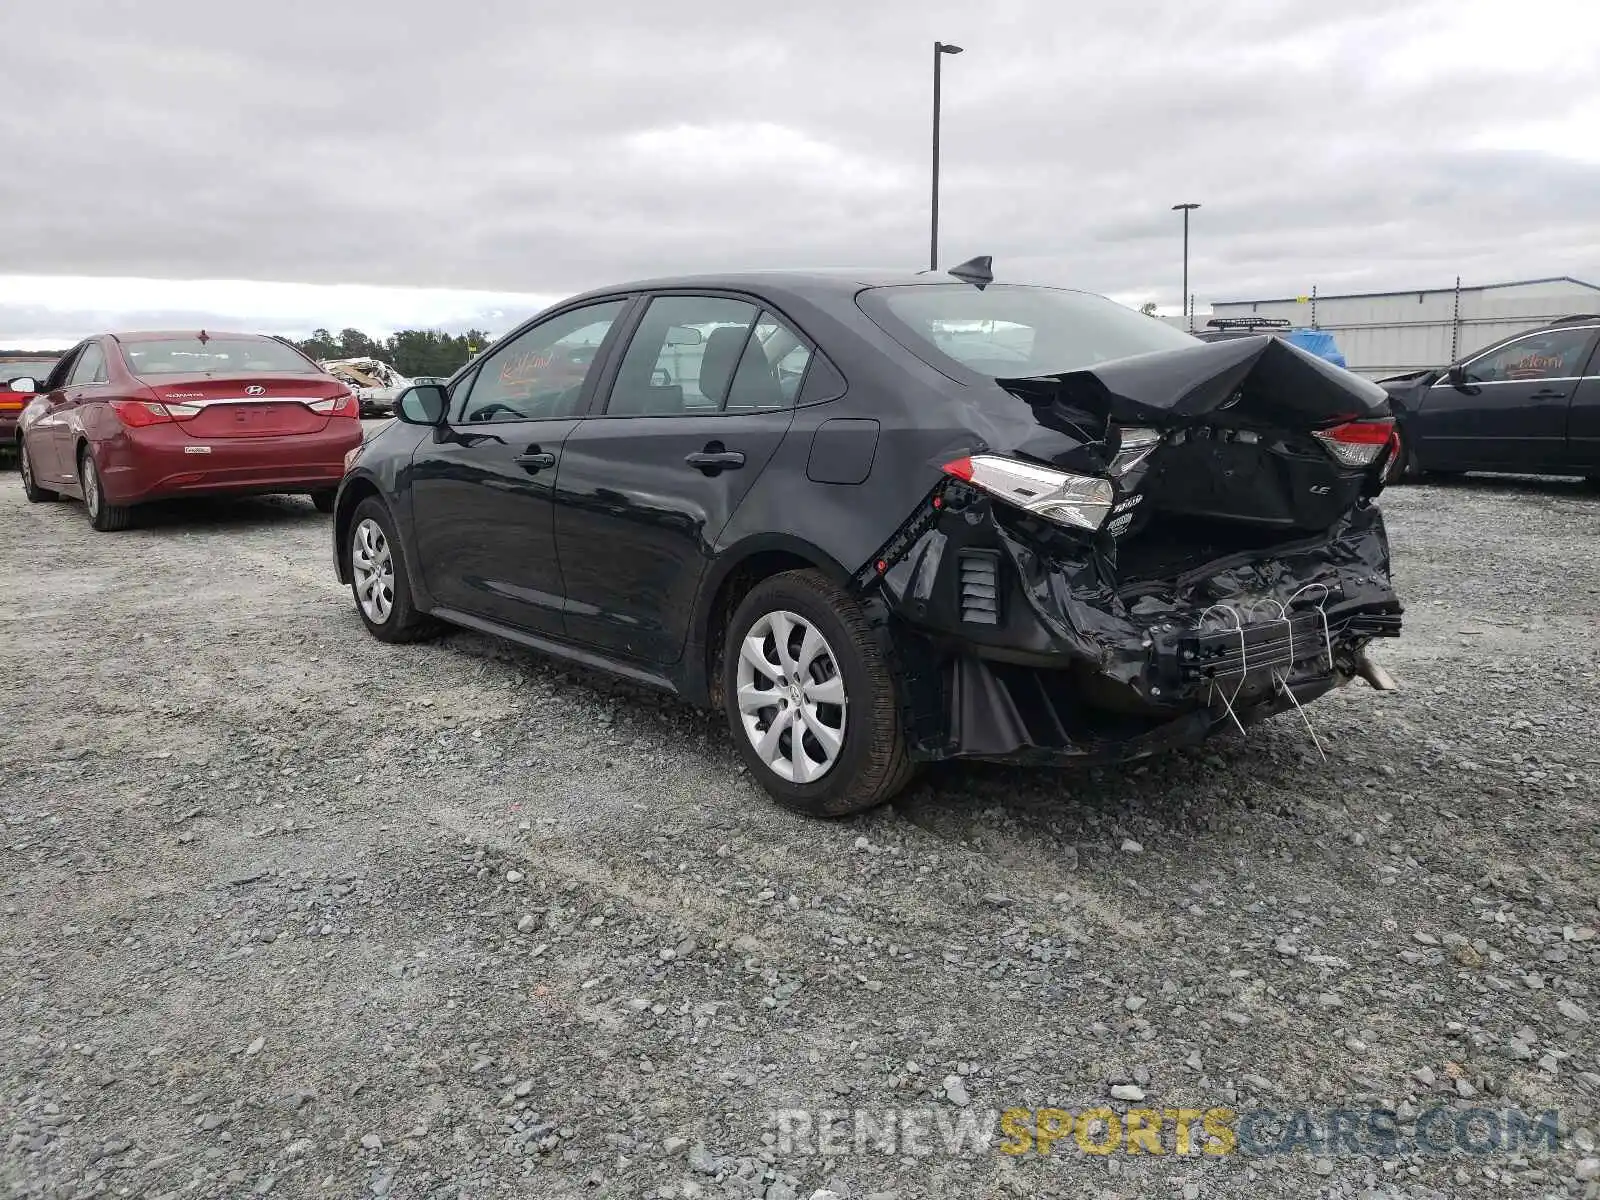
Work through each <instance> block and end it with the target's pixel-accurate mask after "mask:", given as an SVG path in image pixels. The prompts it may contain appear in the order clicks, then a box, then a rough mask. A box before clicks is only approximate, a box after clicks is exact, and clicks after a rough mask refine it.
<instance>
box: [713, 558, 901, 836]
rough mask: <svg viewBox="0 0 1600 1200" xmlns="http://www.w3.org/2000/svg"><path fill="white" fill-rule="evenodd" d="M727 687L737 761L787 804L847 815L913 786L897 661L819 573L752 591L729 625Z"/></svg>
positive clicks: (776, 579)
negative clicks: (891, 661)
mask: <svg viewBox="0 0 1600 1200" xmlns="http://www.w3.org/2000/svg"><path fill="white" fill-rule="evenodd" d="M722 689H723V696H724V700H723V705H724V710H725V713H726V716H727V718H728V725H729V727H730V728H731V730H732V732H733V739H734V744H735V745H736V746H737V747H738V750H739V754H740V757H742V758H743V759H744V761H745V764H746V765H747V766H748V767H749V769H750V771H751V773H752V774H754V776H755V777H756V779H757V780H758V781H759V782H760V783H761V785H762V786H763V787H764V788H765V789H766V790H767V792H768V793H769V794H770V795H771V796H772V797H773V799H775V800H777V802H778V803H779V804H781V805H783V806H784V807H785V808H789V809H793V810H794V811H796V812H801V813H805V814H806V815H808V816H814V817H841V816H847V815H849V814H851V813H857V812H862V811H864V810H866V809H869V808H872V807H874V806H875V805H878V804H881V803H883V802H884V801H886V800H889V799H890V798H892V797H893V796H894V794H895V793H896V792H898V791H899V790H900V789H901V788H903V787H904V786H905V785H906V783H907V782H908V781H909V780H910V779H911V776H912V766H911V763H910V761H909V760H908V758H907V756H906V747H905V738H904V735H903V733H902V731H901V728H900V714H899V709H898V705H897V704H896V700H895V692H894V681H893V678H892V676H891V674H890V671H889V665H888V663H887V662H885V661H884V656H883V652H882V650H881V649H880V647H879V645H878V643H877V641H876V640H875V639H874V637H873V635H872V631H871V629H870V628H869V627H868V625H867V619H866V616H865V614H864V613H863V612H862V611H861V607H860V605H858V604H857V603H856V602H855V600H853V599H852V598H851V597H850V596H849V595H847V594H846V593H845V592H844V591H842V590H841V589H840V588H838V587H836V586H835V585H834V584H833V583H832V582H830V581H829V580H828V579H827V578H826V577H825V576H823V575H821V574H820V573H818V572H816V571H789V572H786V573H784V574H782V575H775V576H773V577H772V578H771V579H767V580H764V581H762V582H761V583H759V584H757V585H756V586H755V587H754V588H753V589H751V591H750V594H749V595H748V596H746V597H745V598H744V600H743V602H742V603H740V605H739V607H738V609H737V610H736V611H735V612H734V614H733V619H732V620H731V621H730V622H729V623H728V636H727V641H726V643H725V645H724V648H723V661H722Z"/></svg>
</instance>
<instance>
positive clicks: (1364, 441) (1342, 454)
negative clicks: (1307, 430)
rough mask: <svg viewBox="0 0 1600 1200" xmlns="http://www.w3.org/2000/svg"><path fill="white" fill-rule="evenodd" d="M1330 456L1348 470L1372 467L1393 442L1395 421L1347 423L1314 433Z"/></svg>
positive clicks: (1387, 418) (1383, 419)
mask: <svg viewBox="0 0 1600 1200" xmlns="http://www.w3.org/2000/svg"><path fill="white" fill-rule="evenodd" d="M1313 432H1314V433H1315V435H1316V438H1317V440H1318V441H1320V442H1321V443H1322V444H1323V445H1324V446H1326V447H1327V448H1328V453H1330V454H1332V455H1333V456H1334V458H1336V459H1338V460H1339V462H1340V463H1341V464H1343V465H1344V466H1347V467H1368V466H1371V465H1372V464H1373V463H1374V462H1375V461H1377V458H1378V456H1379V455H1380V454H1382V453H1383V450H1384V447H1385V446H1387V445H1388V444H1389V443H1390V441H1391V440H1393V438H1394V420H1393V418H1391V417H1384V418H1382V419H1381V420H1377V421H1346V422H1345V423H1344V424H1343V425H1335V426H1334V427H1333V428H1332V429H1318V430H1314V431H1313Z"/></svg>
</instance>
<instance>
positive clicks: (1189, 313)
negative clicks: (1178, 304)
mask: <svg viewBox="0 0 1600 1200" xmlns="http://www.w3.org/2000/svg"><path fill="white" fill-rule="evenodd" d="M1199 207H1200V206H1199V205H1198V204H1174V205H1173V206H1172V211H1173V212H1177V211H1178V210H1180V209H1182V210H1183V311H1184V315H1185V316H1186V317H1187V318H1188V320H1189V332H1190V333H1193V332H1194V306H1193V305H1191V304H1190V303H1189V210H1190V209H1191V208H1199Z"/></svg>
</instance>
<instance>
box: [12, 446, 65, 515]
mask: <svg viewBox="0 0 1600 1200" xmlns="http://www.w3.org/2000/svg"><path fill="white" fill-rule="evenodd" d="M17 472H18V474H20V475H21V476H22V494H23V495H24V496H26V497H27V498H28V500H29V501H30V502H31V503H33V504H42V503H44V502H45V501H46V500H59V499H61V497H60V495H59V494H57V493H56V492H52V491H51V490H50V489H49V488H42V487H40V486H39V484H38V481H37V480H35V479H34V477H33V464H32V463H31V462H30V461H29V460H28V447H27V444H26V443H25V442H24V441H23V440H22V439H21V438H18V439H17Z"/></svg>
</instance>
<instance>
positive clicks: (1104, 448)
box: [856, 336, 1403, 762]
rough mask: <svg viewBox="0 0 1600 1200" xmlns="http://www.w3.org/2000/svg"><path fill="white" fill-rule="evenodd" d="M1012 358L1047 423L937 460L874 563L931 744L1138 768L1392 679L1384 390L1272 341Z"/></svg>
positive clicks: (994, 401) (1034, 418) (933, 755)
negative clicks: (1378, 646)
mask: <svg viewBox="0 0 1600 1200" xmlns="http://www.w3.org/2000/svg"><path fill="white" fill-rule="evenodd" d="M990 377H991V382H988V383H987V384H986V385H984V386H986V387H987V388H988V389H990V390H989V392H988V393H986V399H985V401H984V402H985V403H987V404H989V405H991V406H1006V407H1007V408H1008V409H1009V410H1010V411H1012V412H1015V413H1019V414H1021V415H1022V416H1023V417H1024V418H1026V419H1024V420H1020V421H1017V420H1013V421H1009V422H1001V423H990V422H987V421H983V422H975V423H974V424H975V426H977V427H978V428H981V430H982V432H981V433H978V432H974V434H973V436H972V437H971V438H970V439H969V440H968V444H965V445H952V446H951V447H950V448H949V452H948V454H942V455H941V456H940V461H938V462H937V463H933V464H930V465H934V466H937V467H938V469H939V482H938V483H937V484H936V485H935V486H934V487H933V488H932V489H931V491H930V492H929V493H928V494H927V496H926V497H925V498H924V500H923V502H922V503H921V504H920V505H919V506H918V508H917V510H916V511H915V512H914V513H912V514H911V515H910V516H909V517H908V519H907V520H906V521H905V522H904V523H903V524H902V525H901V526H900V528H899V529H898V530H897V531H896V533H895V534H894V536H893V537H892V538H891V539H890V540H889V541H888V543H887V544H885V545H884V546H883V547H882V548H881V549H880V551H879V552H878V554H877V555H876V556H875V557H874V558H873V560H872V561H871V562H869V563H868V564H867V565H866V566H865V567H864V568H863V569H862V570H861V572H860V573H859V575H858V578H857V581H856V582H857V585H858V587H859V588H860V589H861V591H862V594H863V595H864V596H865V597H869V598H871V600H872V601H873V603H874V604H876V605H877V606H879V607H880V610H881V612H882V613H883V614H884V625H885V626H886V628H887V631H888V634H889V640H890V642H891V644H892V646H893V649H894V656H895V660H896V665H897V671H898V673H899V676H900V679H899V683H900V693H901V697H902V705H903V722H904V727H905V729H906V733H907V739H908V746H909V749H910V752H911V753H912V755H913V756H914V757H916V758H918V759H921V760H936V759H942V758H950V757H958V756H959V757H971V758H982V759H989V760H997V761H1011V762H1027V761H1052V760H1061V759H1080V760H1091V761H1116V760H1121V759H1127V758H1136V757H1141V756H1143V755H1146V754H1149V753H1153V752H1155V751H1158V750H1162V749H1167V748H1171V747H1174V746H1178V745H1182V744H1189V743H1194V742H1197V741H1200V740H1203V739H1204V738H1206V737H1207V736H1209V735H1210V734H1212V733H1214V732H1216V731H1218V730H1221V729H1224V728H1235V729H1237V730H1240V731H1243V730H1244V729H1245V728H1247V727H1248V726H1249V725H1250V724H1251V723H1253V722H1256V721H1259V720H1261V719H1263V718H1265V717H1268V716H1271V715H1274V714H1276V713H1282V712H1285V711H1287V710H1290V709H1298V710H1301V716H1302V717H1304V716H1305V714H1304V711H1303V709H1304V706H1305V705H1306V704H1308V703H1310V702H1311V701H1312V700H1315V699H1316V698H1317V697H1318V696H1320V695H1322V694H1324V693H1325V692H1327V691H1328V690H1329V689H1331V688H1333V687H1336V686H1339V685H1341V684H1344V683H1348V682H1349V681H1350V680H1352V679H1354V678H1364V679H1366V680H1367V681H1368V682H1369V683H1371V684H1372V685H1373V686H1374V687H1380V688H1388V687H1392V686H1393V685H1392V682H1391V681H1390V680H1389V679H1388V677H1387V676H1386V675H1385V674H1384V673H1383V672H1382V670H1381V668H1379V667H1377V666H1376V664H1374V663H1372V662H1371V660H1370V659H1369V658H1368V657H1367V649H1368V646H1369V645H1370V643H1371V642H1372V641H1373V639H1375V638H1382V637H1394V636H1396V635H1398V633H1399V631H1400V625H1401V615H1402V611H1403V610H1402V606H1401V604H1400V601H1399V599H1398V598H1397V596H1396V595H1395V592H1394V589H1393V586H1392V583H1391V580H1390V560H1389V545H1388V540H1387V536H1386V533H1385V529H1384V523H1383V517H1382V513H1381V511H1380V509H1379V507H1378V506H1377V504H1376V503H1375V499H1376V497H1377V495H1378V493H1379V492H1380V491H1381V490H1382V487H1383V475H1384V468H1385V466H1386V464H1387V461H1388V458H1389V456H1390V455H1391V454H1392V453H1393V452H1394V449H1395V441H1394V436H1393V434H1394V429H1393V421H1392V418H1391V415H1390V412H1389V409H1388V405H1387V401H1386V397H1385V394H1384V392H1383V391H1382V389H1381V388H1379V387H1377V386H1376V385H1374V384H1371V383H1368V382H1367V381H1365V380H1363V379H1360V378H1359V377H1357V376H1355V375H1353V374H1350V373H1349V372H1346V371H1343V370H1341V369H1340V368H1338V367H1336V366H1334V365H1332V364H1330V363H1328V362H1326V361H1324V360H1322V359H1320V358H1318V357H1316V356H1314V355H1311V354H1309V353H1307V352H1305V351H1303V350H1301V349H1299V348H1298V347H1296V346H1294V345H1292V344H1289V343H1287V342H1285V341H1283V340H1281V339H1279V338H1276V337H1269V336H1262V337H1254V338H1245V339H1237V340H1231V341H1222V342H1215V343H1200V342H1194V343H1192V344H1186V345H1182V346H1179V347H1176V348H1173V349H1163V350H1158V351H1155V352H1150V353H1140V354H1134V355H1130V356H1128V357H1122V358H1115V359H1111V360H1109V361H1102V362H1097V363H1096V364H1095V365H1094V366H1092V367H1090V368H1087V369H1081V370H1071V371H1064V372H1059V373H1052V374H1026V375H1001V374H997V373H994V372H993V371H992V370H991V372H990ZM1001 430H1009V431H1010V432H1008V433H1004V434H1002V433H1001V432H1000V431H1001ZM1002 436H1004V437H1005V438H1006V439H1007V440H1006V441H1005V442H1004V444H1002V443H1001V442H1000V441H998V440H997V439H998V438H999V437H1002ZM1307 728H1308V729H1310V728H1311V726H1310V721H1309V719H1307ZM1312 736H1313V737H1314V736H1315V734H1314V732H1313V733H1312Z"/></svg>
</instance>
